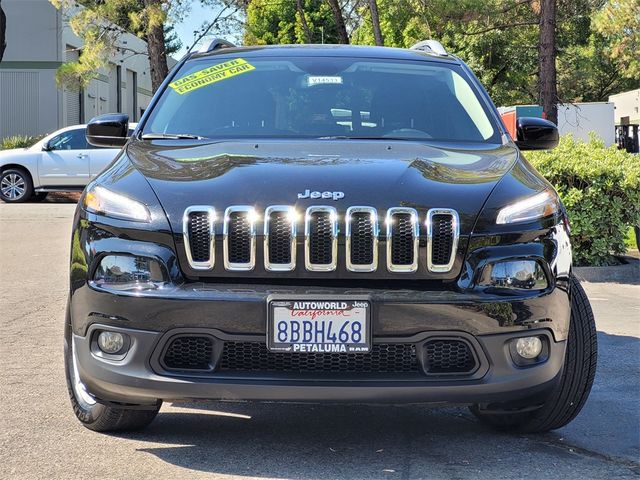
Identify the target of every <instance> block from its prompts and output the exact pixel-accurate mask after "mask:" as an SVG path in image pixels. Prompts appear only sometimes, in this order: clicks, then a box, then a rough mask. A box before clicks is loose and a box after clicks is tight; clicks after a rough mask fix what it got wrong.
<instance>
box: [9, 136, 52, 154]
mask: <svg viewBox="0 0 640 480" xmlns="http://www.w3.org/2000/svg"><path fill="white" fill-rule="evenodd" d="M42 138H44V135H13V136H11V137H5V138H3V139H2V142H1V143H0V150H10V149H12V148H26V147H30V146H32V145H33V144H34V143H36V142H37V141H39V140H41V139H42Z"/></svg>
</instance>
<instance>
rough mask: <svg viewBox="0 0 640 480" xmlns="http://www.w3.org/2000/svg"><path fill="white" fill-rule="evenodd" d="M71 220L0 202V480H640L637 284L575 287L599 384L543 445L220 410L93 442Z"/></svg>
mask: <svg viewBox="0 0 640 480" xmlns="http://www.w3.org/2000/svg"><path fill="white" fill-rule="evenodd" d="M74 208H75V204H74V203H72V202H58V203H56V202H51V201H49V202H44V203H40V204H23V205H7V204H2V203H0V314H1V317H0V319H1V320H0V327H1V330H0V479H13V478H19V479H22V478H42V479H45V478H46V479H76V478H77V479H79V478H99V479H101V478H109V479H146V478H154V479H183V478H188V479H191V478H216V479H228V478H242V479H253V478H256V479H267V478H274V479H370V478H371V479H414V478H416V479H422V478H437V479H440V478H442V479H445V478H452V479H454V478H455V479H460V478H473V479H502V478H504V479H512V478H513V479H516V478H518V479H546V478H579V479H582V480H584V479H601V478H602V479H605V478H606V479H609V478H629V479H636V480H637V479H638V478H640V408H639V401H640V286H639V285H629V284H624V283H584V286H585V288H586V290H587V293H588V295H589V297H590V299H591V301H592V305H593V308H594V311H595V314H596V322H597V326H598V340H599V353H600V357H599V362H598V373H597V376H596V381H595V385H594V388H593V391H592V393H591V397H590V399H589V401H588V403H587V404H586V406H585V408H584V410H583V411H582V413H581V414H580V415H579V417H578V418H577V419H576V420H574V422H573V423H571V424H570V425H568V426H567V427H565V428H563V429H561V430H558V431H555V432H552V433H549V434H545V435H508V434H503V433H496V432H494V431H492V430H490V429H488V428H487V427H485V426H483V425H481V424H480V423H478V422H477V421H476V420H475V419H474V418H473V417H472V416H471V414H470V413H469V412H468V410H467V409H466V408H463V407H446V408H432V407H424V406H387V407H384V406H338V405H323V406H319V405H283V404H249V403H221V402H202V403H173V404H171V403H169V404H165V405H163V407H162V410H161V412H160V414H159V416H158V418H157V419H156V420H155V421H154V423H153V424H152V425H151V426H150V427H149V428H148V429H146V430H144V431H143V432H140V433H127V434H118V435H105V434H100V433H95V432H91V431H89V430H87V429H85V428H83V427H82V426H81V425H80V424H79V423H78V422H77V421H76V419H75V417H74V416H73V413H72V411H71V407H70V405H69V401H68V399H67V393H66V388H65V380H64V371H63V356H62V332H63V319H64V307H65V301H66V295H67V288H68V287H67V285H68V272H67V260H68V253H69V244H70V231H71V219H72V216H73V210H74ZM639 274H640V272H639Z"/></svg>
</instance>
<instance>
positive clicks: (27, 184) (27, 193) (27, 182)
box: [0, 168, 33, 203]
mask: <svg viewBox="0 0 640 480" xmlns="http://www.w3.org/2000/svg"><path fill="white" fill-rule="evenodd" d="M10 173H15V174H17V175H20V176H21V177H22V179H23V180H24V195H22V197H20V198H18V199H11V198H7V197H5V196H4V195H2V192H0V200H2V201H3V202H5V203H24V202H28V201H29V200H30V199H31V197H32V196H33V181H32V180H31V175H29V172H27V171H26V170H23V169H22V168H7V169H5V170H3V171H2V173H1V174H0V180H1V179H2V178H4V177H5V176H6V175H8V174H10Z"/></svg>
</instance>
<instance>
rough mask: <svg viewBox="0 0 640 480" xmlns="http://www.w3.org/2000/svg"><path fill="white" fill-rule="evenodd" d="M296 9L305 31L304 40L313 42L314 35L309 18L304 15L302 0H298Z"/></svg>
mask: <svg viewBox="0 0 640 480" xmlns="http://www.w3.org/2000/svg"><path fill="white" fill-rule="evenodd" d="M296 9H297V10H298V15H300V22H301V23H302V31H303V32H304V41H305V42H306V43H313V35H311V30H309V24H308V23H307V18H306V17H305V16H304V6H303V5H302V0H296Z"/></svg>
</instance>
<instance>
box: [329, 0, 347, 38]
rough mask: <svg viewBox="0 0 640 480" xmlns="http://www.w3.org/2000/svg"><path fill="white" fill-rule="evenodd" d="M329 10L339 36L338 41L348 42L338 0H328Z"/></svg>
mask: <svg viewBox="0 0 640 480" xmlns="http://www.w3.org/2000/svg"><path fill="white" fill-rule="evenodd" d="M328 2H329V6H331V10H333V18H335V20H336V28H337V29H338V35H339V37H340V43H344V44H348V43H349V34H348V33H347V27H346V26H345V24H344V17H343V16H342V9H341V8H340V4H339V3H338V0H328Z"/></svg>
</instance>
